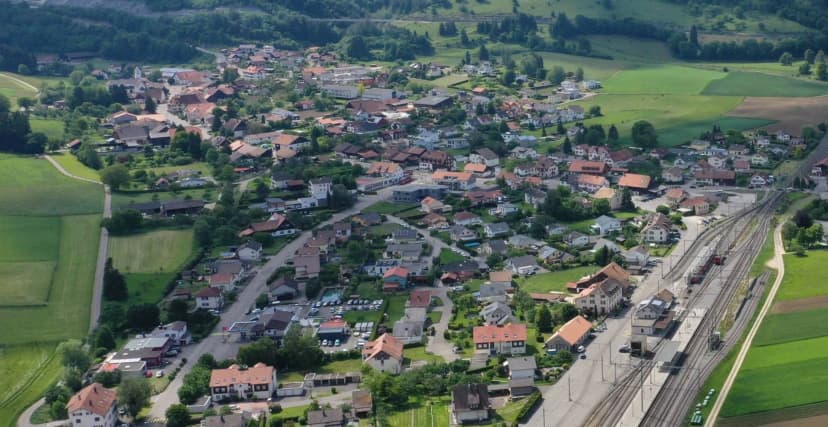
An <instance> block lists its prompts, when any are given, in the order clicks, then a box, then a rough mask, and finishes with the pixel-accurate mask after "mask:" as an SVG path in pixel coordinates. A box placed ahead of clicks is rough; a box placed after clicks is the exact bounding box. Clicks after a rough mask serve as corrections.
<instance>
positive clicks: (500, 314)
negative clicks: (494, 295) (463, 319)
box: [480, 301, 514, 325]
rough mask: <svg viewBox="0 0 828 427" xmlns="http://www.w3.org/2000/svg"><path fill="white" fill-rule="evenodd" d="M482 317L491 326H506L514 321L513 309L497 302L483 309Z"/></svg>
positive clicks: (481, 311)
mask: <svg viewBox="0 0 828 427" xmlns="http://www.w3.org/2000/svg"><path fill="white" fill-rule="evenodd" d="M480 317H482V318H483V320H484V321H485V322H486V323H487V324H489V325H504V324H506V323H511V322H512V321H513V320H514V318H513V316H512V309H511V308H510V307H509V305H507V304H506V303H504V302H502V301H495V302H492V303H490V304H489V305H487V306H485V307H483V309H482V310H480Z"/></svg>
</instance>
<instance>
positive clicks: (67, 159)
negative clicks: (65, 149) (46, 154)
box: [50, 153, 101, 182]
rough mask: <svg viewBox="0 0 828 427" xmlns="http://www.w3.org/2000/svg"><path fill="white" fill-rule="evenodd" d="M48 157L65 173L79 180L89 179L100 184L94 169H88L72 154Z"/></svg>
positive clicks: (57, 154)
mask: <svg viewBox="0 0 828 427" xmlns="http://www.w3.org/2000/svg"><path fill="white" fill-rule="evenodd" d="M50 156H51V157H52V158H53V159H54V160H55V161H56V162H58V164H59V165H61V166H63V168H64V169H66V172H69V173H71V174H72V175H75V176H79V177H81V178H86V179H91V180H93V181H98V182H100V180H101V175H100V174H99V173H98V171H96V170H95V169H92V168H89V167H87V166H86V165H84V164H83V163H81V162H80V161H79V160H78V158H77V157H75V156H74V155H72V154H66V153H55V154H50Z"/></svg>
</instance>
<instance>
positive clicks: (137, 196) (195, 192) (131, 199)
mask: <svg viewBox="0 0 828 427" xmlns="http://www.w3.org/2000/svg"><path fill="white" fill-rule="evenodd" d="M205 194H206V195H208V196H209V197H205ZM188 196H189V197H191V198H193V199H204V200H207V201H208V202H209V201H211V200H215V198H216V197H218V192H217V190H216V189H215V188H201V189H198V188H192V189H186V190H178V191H159V192H143V191H142V192H137V191H136V192H123V191H118V192H113V193H112V209H113V210H116V209H120V208H127V207H129V205H131V204H135V203H147V202H151V201H153V200H161V201H164V200H173V199H184V198H186V197H188ZM156 198H157V199H156Z"/></svg>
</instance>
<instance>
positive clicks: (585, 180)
mask: <svg viewBox="0 0 828 427" xmlns="http://www.w3.org/2000/svg"><path fill="white" fill-rule="evenodd" d="M607 184H608V182H607V179H606V178H604V177H603V176H600V175H586V174H584V175H578V185H595V186H598V185H601V186H606V185H607Z"/></svg>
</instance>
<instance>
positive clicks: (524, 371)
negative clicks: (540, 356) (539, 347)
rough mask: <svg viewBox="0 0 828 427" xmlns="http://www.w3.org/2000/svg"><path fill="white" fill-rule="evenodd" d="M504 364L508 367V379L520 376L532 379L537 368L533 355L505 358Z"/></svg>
mask: <svg viewBox="0 0 828 427" xmlns="http://www.w3.org/2000/svg"><path fill="white" fill-rule="evenodd" d="M506 365H507V366H508V367H509V379H510V380H516V379H520V378H532V379H534V378H535V371H536V370H537V369H538V363H537V361H535V356H522V357H510V358H508V359H506Z"/></svg>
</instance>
